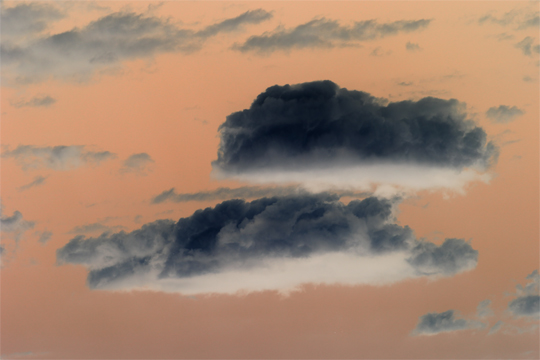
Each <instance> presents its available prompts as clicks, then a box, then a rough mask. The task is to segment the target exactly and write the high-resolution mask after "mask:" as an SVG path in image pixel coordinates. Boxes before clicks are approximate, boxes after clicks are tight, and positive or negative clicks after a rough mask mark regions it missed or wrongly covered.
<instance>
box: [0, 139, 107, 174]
mask: <svg viewBox="0 0 540 360" xmlns="http://www.w3.org/2000/svg"><path fill="white" fill-rule="evenodd" d="M2 157H3V158H8V159H9V158H11V159H14V160H15V161H16V162H17V164H18V165H20V166H21V167H22V168H23V169H24V170H27V169H39V168H49V169H53V170H69V169H74V168H77V167H79V166H84V165H98V164H99V163H100V162H102V161H105V160H109V159H114V158H115V157H116V155H115V154H113V153H111V152H109V151H89V150H86V149H85V146H83V145H71V146H64V145H61V146H44V147H37V146H33V145H19V146H17V147H16V148H15V149H14V150H9V148H7V149H5V150H4V151H3V152H2Z"/></svg>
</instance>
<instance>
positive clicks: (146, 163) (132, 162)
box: [120, 153, 154, 175]
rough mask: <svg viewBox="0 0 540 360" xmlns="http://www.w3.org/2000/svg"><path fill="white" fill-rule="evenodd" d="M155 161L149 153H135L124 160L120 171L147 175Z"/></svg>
mask: <svg viewBox="0 0 540 360" xmlns="http://www.w3.org/2000/svg"><path fill="white" fill-rule="evenodd" d="M153 163H154V160H153V159H152V157H151V156H150V155H148V154H147V153H139V154H133V155H131V156H130V157H128V158H127V159H126V160H125V161H124V163H123V165H122V168H121V169H120V172H122V173H135V174H138V175H147V174H148V172H150V171H151V168H150V166H151V164H153Z"/></svg>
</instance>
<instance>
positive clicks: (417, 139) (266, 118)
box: [212, 80, 497, 189]
mask: <svg viewBox="0 0 540 360" xmlns="http://www.w3.org/2000/svg"><path fill="white" fill-rule="evenodd" d="M219 131H220V136H221V142H220V146H219V150H218V159H217V160H216V161H214V162H213V164H212V165H213V168H214V175H215V176H217V177H233V178H238V179H240V180H247V181H253V182H259V183H265V182H275V183H280V182H298V183H302V184H308V186H309V184H312V185H313V186H314V187H317V188H325V186H327V187H328V186H332V185H334V186H336V187H340V188H346V187H353V188H354V187H360V188H367V189H369V188H370V186H371V185H372V184H374V183H381V184H385V185H399V186H403V187H406V188H412V189H425V188H437V187H440V188H456V189H459V188H461V187H463V186H464V184H466V183H467V182H469V181H474V180H479V179H480V180H484V181H487V180H488V179H489V176H488V175H486V174H483V173H481V172H482V171H484V170H485V169H486V168H487V167H488V166H489V165H490V164H491V163H492V162H494V161H495V160H496V157H497V148H496V147H495V145H494V144H493V143H492V142H487V140H486V138H487V136H486V133H485V131H484V130H483V129H482V128H480V127H478V126H476V125H475V124H474V123H473V122H472V121H470V120H468V119H467V113H466V112H465V105H464V104H463V103H460V102H458V101H457V100H455V99H451V100H443V99H438V98H433V97H426V98H423V99H421V100H419V101H411V100H408V101H400V102H393V103H388V102H387V101H386V100H384V99H379V98H375V97H373V96H371V95H370V94H368V93H365V92H361V91H354V90H347V89H344V88H339V87H338V86H337V85H336V84H334V83H333V82H331V81H328V80H326V81H316V82H310V83H303V84H297V85H292V86H291V85H285V86H278V85H276V86H272V87H269V88H268V89H266V91H265V92H263V93H261V94H260V95H259V96H257V98H256V99H255V100H254V101H253V103H252V105H251V107H250V108H249V109H245V110H243V111H239V112H235V113H232V114H231V115H229V116H227V119H226V121H225V122H224V123H223V124H222V125H221V126H220V128H219Z"/></svg>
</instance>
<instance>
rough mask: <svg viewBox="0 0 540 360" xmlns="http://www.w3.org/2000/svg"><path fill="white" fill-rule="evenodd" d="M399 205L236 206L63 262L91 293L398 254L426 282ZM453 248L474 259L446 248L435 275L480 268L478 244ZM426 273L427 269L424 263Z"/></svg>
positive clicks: (75, 242)
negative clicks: (277, 265) (79, 273)
mask: <svg viewBox="0 0 540 360" xmlns="http://www.w3.org/2000/svg"><path fill="white" fill-rule="evenodd" d="M394 205H395V201H389V200H384V199H379V198H374V197H370V198H366V199H364V200H362V201H359V200H353V201H351V202H350V203H349V204H348V205H344V204H343V203H341V202H339V201H338V197H337V196H333V195H329V194H319V195H298V196H288V197H273V198H262V199H258V200H254V201H252V202H245V201H243V200H229V201H225V202H223V203H221V204H218V205H216V206H215V207H214V208H207V209H204V210H198V211H196V212H195V213H194V214H193V215H192V216H190V217H186V218H182V219H180V220H179V221H178V222H176V223H175V222H174V221H172V220H158V221H156V222H153V223H149V224H146V225H144V226H143V227H142V228H141V229H139V230H135V231H133V232H130V233H126V232H119V233H116V234H102V235H101V236H99V237H96V238H89V239H85V238H84V237H82V236H78V237H76V238H74V239H72V240H71V241H70V242H69V243H68V244H66V245H65V246H64V247H62V248H60V249H59V250H58V251H57V259H58V262H59V263H73V264H82V265H85V266H87V267H88V268H89V269H90V272H89V274H88V285H89V286H90V287H91V288H112V289H114V288H116V287H118V286H120V285H121V284H125V283H132V282H137V281H150V282H156V284H157V283H158V282H160V281H161V280H163V281H164V282H165V283H167V282H168V281H169V280H171V281H172V280H175V279H184V280H186V279H190V278H192V277H194V276H204V275H215V274H219V273H221V272H224V271H229V270H230V269H235V271H240V272H244V273H245V272H248V273H249V272H251V271H252V270H254V269H259V270H260V269H261V266H262V269H263V270H264V268H265V266H266V265H268V264H269V263H272V262H279V261H289V260H290V261H292V260H294V261H295V262H300V263H301V262H302V261H307V260H309V259H313V258H316V257H317V256H322V255H332V254H341V255H344V256H357V261H358V264H360V265H361V263H362V262H364V261H367V260H366V259H367V258H370V257H383V256H385V255H389V254H390V255H391V254H398V255H399V256H402V258H403V262H402V265H403V266H405V267H404V268H405V269H406V271H408V274H409V275H408V276H421V275H422V274H423V273H424V271H423V269H420V271H417V268H416V266H417V265H416V264H417V263H418V261H416V260H415V259H416V258H418V257H419V256H420V257H421V256H422V255H421V252H422V251H427V252H429V254H428V255H427V257H430V256H432V253H433V252H434V251H433V249H431V248H429V249H428V247H426V246H425V245H421V246H420V248H419V247H418V240H416V238H415V237H414V234H413V232H412V230H411V229H410V228H409V227H407V226H400V225H397V224H395V222H394V221H395V219H394V216H393V209H394ZM447 241H450V242H451V243H454V242H455V243H458V242H459V243H460V246H458V248H467V249H468V250H469V253H467V252H463V251H462V252H455V251H454V249H453V248H452V246H447V245H444V244H443V245H442V246H440V248H441V249H442V250H441V251H442V252H448V257H449V258H450V259H451V260H446V261H444V262H442V263H440V264H436V263H430V264H429V268H430V274H431V275H443V276H448V275H452V274H455V273H456V272H461V271H464V270H468V269H471V268H473V267H474V266H476V251H475V250H474V249H472V247H471V246H470V244H468V243H466V242H465V241H463V240H455V239H453V240H447ZM434 248H437V246H435V245H434ZM413 249H414V250H413ZM355 254H356V255H355ZM471 254H472V256H471ZM441 255H442V254H441ZM366 256H367V257H366ZM459 256H464V257H465V261H462V260H460V259H457V257H459ZM407 257H409V258H410V259H411V260H410V261H409V262H407V261H406V258H407ZM265 264H266V265H265ZM385 266H390V265H385ZM420 266H421V267H425V266H426V264H424V263H422V262H420ZM437 269H438V270H437ZM374 271H375V270H374ZM379 271H381V270H379ZM291 275H292V274H291ZM186 281H188V280H186ZM314 281H320V280H318V279H314ZM241 285H242V284H236V285H235V286H241ZM269 286H272V285H271V284H269ZM180 290H181V289H180Z"/></svg>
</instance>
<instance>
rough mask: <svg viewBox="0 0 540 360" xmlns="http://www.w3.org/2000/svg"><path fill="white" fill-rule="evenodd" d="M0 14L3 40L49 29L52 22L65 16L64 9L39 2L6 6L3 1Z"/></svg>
mask: <svg viewBox="0 0 540 360" xmlns="http://www.w3.org/2000/svg"><path fill="white" fill-rule="evenodd" d="M0 9H1V16H0V29H1V32H2V40H3V41H4V40H5V39H6V38H7V39H20V38H24V37H26V36H28V35H34V34H37V33H40V32H42V31H43V30H45V29H47V28H48V27H49V25H50V23H52V22H54V21H57V20H60V19H62V18H63V17H64V14H63V12H62V11H60V10H59V9H57V8H56V7H54V6H52V5H51V4H44V3H39V2H32V3H22V4H17V5H15V6H13V7H9V8H6V7H5V3H2V5H1V7H0Z"/></svg>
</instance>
